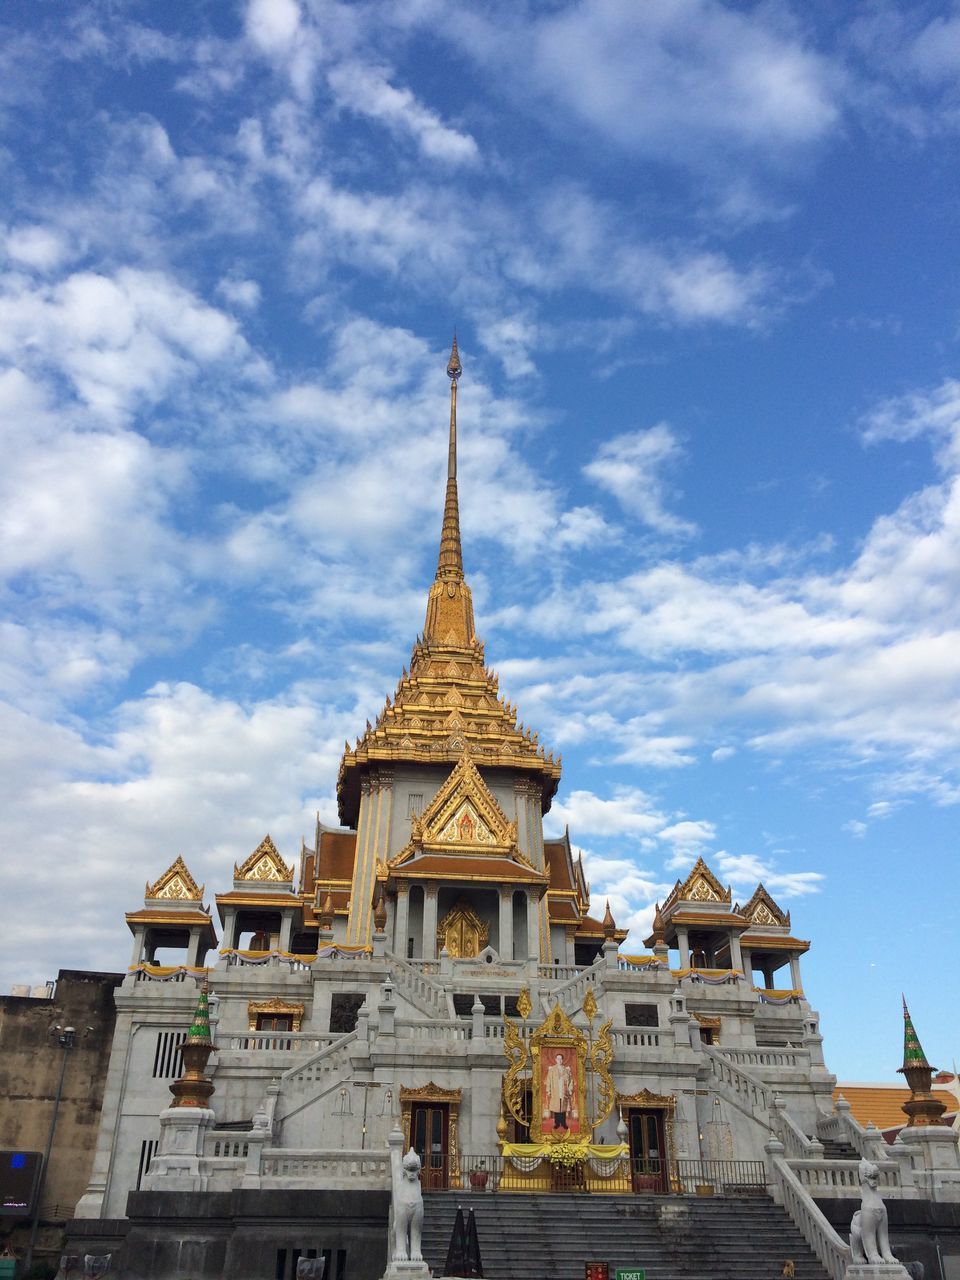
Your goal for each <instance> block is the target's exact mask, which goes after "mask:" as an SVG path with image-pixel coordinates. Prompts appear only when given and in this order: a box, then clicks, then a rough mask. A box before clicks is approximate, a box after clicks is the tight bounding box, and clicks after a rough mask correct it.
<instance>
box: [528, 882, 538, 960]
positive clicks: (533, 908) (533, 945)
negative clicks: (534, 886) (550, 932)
mask: <svg viewBox="0 0 960 1280" xmlns="http://www.w3.org/2000/svg"><path fill="white" fill-rule="evenodd" d="M527 959H528V960H535V961H536V962H537V964H539V963H540V911H539V903H538V902H537V900H536V898H535V897H534V895H533V894H532V893H531V892H530V891H529V890H528V891H527Z"/></svg>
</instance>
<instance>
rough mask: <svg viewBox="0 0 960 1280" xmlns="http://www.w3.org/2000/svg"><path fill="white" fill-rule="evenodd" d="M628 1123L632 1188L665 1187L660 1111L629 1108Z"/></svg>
mask: <svg viewBox="0 0 960 1280" xmlns="http://www.w3.org/2000/svg"><path fill="white" fill-rule="evenodd" d="M628 1126H629V1132H630V1167H631V1169H632V1170H633V1189H634V1191H661V1192H662V1191H666V1189H667V1160H666V1156H667V1152H666V1147H665V1145H664V1125H663V1112H662V1111H657V1110H654V1109H653V1108H649V1109H648V1108H645V1107H636V1108H631V1110H630V1113H629V1118H628Z"/></svg>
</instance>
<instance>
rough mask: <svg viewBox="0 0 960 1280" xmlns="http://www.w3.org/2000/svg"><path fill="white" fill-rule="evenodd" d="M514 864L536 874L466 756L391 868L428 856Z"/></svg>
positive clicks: (415, 820) (413, 823) (416, 818)
mask: <svg viewBox="0 0 960 1280" xmlns="http://www.w3.org/2000/svg"><path fill="white" fill-rule="evenodd" d="M430 851H436V852H439V853H444V854H448V855H467V856H473V857H476V856H483V855H489V856H492V857H500V858H509V859H510V860H511V861H514V862H517V863H519V865H520V866H521V867H523V868H524V869H526V870H528V871H533V870H534V868H533V866H532V864H531V863H530V861H529V860H528V859H527V858H525V857H524V856H523V854H522V853H520V851H519V850H518V848H517V824H516V822H511V821H509V820H508V818H507V815H506V814H505V813H504V812H503V810H502V809H501V808H500V805H499V804H498V803H497V800H496V797H495V796H494V794H493V792H492V791H491V790H490V788H489V787H488V786H487V784H486V783H485V782H484V780H483V778H482V777H481V776H480V772H479V770H478V769H477V767H476V765H475V764H474V763H473V761H472V760H471V758H470V756H469V755H468V754H467V753H466V752H464V753H463V754H462V755H461V757H460V759H459V760H458V761H457V763H456V765H455V766H454V767H453V769H452V770H451V771H450V774H449V776H448V777H447V779H446V781H445V782H444V783H443V785H442V786H441V787H440V789H439V791H438V792H437V794H436V795H435V796H434V797H433V799H432V800H431V801H430V803H429V804H428V805H427V807H426V809H424V811H423V813H422V814H414V815H413V817H412V818H411V820H410V841H409V843H408V844H407V845H406V846H405V847H404V848H403V849H401V850H400V852H399V853H398V854H396V856H395V857H393V858H391V860H390V862H389V868H390V870H395V869H397V868H398V867H402V866H403V865H404V864H405V863H407V862H409V861H411V859H413V858H416V857H418V856H420V855H422V854H423V853H424V852H430Z"/></svg>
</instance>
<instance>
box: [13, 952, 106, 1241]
mask: <svg viewBox="0 0 960 1280" xmlns="http://www.w3.org/2000/svg"><path fill="white" fill-rule="evenodd" d="M122 981H123V975H122V974H119V973H82V972H77V971H75V970H73V969H61V970H60V973H59V975H58V977H57V981H56V984H55V985H52V986H51V989H50V994H49V995H47V996H41V997H37V996H21V995H12V996H0V1149H3V1150H11V1151H36V1152H41V1153H42V1152H43V1151H44V1149H45V1147H46V1143H47V1138H48V1136H49V1133H50V1122H51V1119H52V1118H53V1108H54V1100H55V1098H56V1093H57V1085H58V1083H59V1079H60V1070H61V1067H62V1065H63V1055H64V1054H66V1055H67V1058H66V1069H65V1071H64V1077H63V1093H62V1097H61V1099H60V1105H59V1108H58V1111H57V1126H56V1135H55V1136H56V1141H55V1143H54V1146H53V1150H52V1152H51V1158H50V1165H49V1168H48V1170H47V1174H46V1178H45V1180H44V1184H43V1193H42V1196H41V1200H40V1205H41V1219H42V1222H43V1223H44V1224H50V1227H51V1228H55V1227H56V1225H57V1224H58V1223H59V1224H62V1223H63V1222H64V1221H65V1220H67V1219H69V1218H71V1217H72V1216H73V1210H74V1206H75V1205H76V1203H77V1201H78V1200H79V1199H80V1196H81V1195H82V1194H83V1192H84V1190H85V1188H86V1186H87V1183H88V1182H89V1179H90V1170H91V1166H92V1164H93V1153H94V1149H95V1147H96V1141H97V1130H98V1126H99V1121H100V1107H101V1103H102V1101H103V1086H104V1081H105V1080H106V1074H107V1063H108V1062H109V1059H110V1050H111V1046H112V1044H113V1029H114V1022H115V1019H116V1009H115V1006H114V1002H113V995H114V991H115V990H116V988H117V987H118V986H119V985H120V983H121V982H122ZM66 1027H73V1028H74V1030H75V1033H76V1034H75V1039H74V1043H73V1047H72V1048H68V1049H64V1048H62V1047H61V1045H60V1043H59V1040H58V1032H59V1030H60V1029H61V1028H66ZM3 1230H4V1231H9V1233H10V1237H11V1239H12V1242H13V1243H15V1244H17V1245H18V1247H19V1246H21V1245H22V1244H23V1242H24V1239H25V1233H26V1230H27V1226H26V1223H25V1222H24V1221H22V1220H21V1221H17V1220H15V1219H9V1220H7V1221H6V1222H5V1223H4V1224H3ZM44 1241H50V1242H51V1243H52V1244H53V1246H54V1247H56V1245H57V1244H58V1242H59V1241H58V1234H57V1232H56V1230H48V1229H47V1228H46V1227H44V1229H43V1234H42V1236H41V1242H44Z"/></svg>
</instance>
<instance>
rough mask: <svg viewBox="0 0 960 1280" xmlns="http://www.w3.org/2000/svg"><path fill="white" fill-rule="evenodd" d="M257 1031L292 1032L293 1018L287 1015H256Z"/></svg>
mask: <svg viewBox="0 0 960 1280" xmlns="http://www.w3.org/2000/svg"><path fill="white" fill-rule="evenodd" d="M256 1029H257V1030H258V1031H292V1030H293V1018H292V1017H291V1016H290V1015H289V1014H270V1013H258V1014H257V1027H256Z"/></svg>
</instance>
